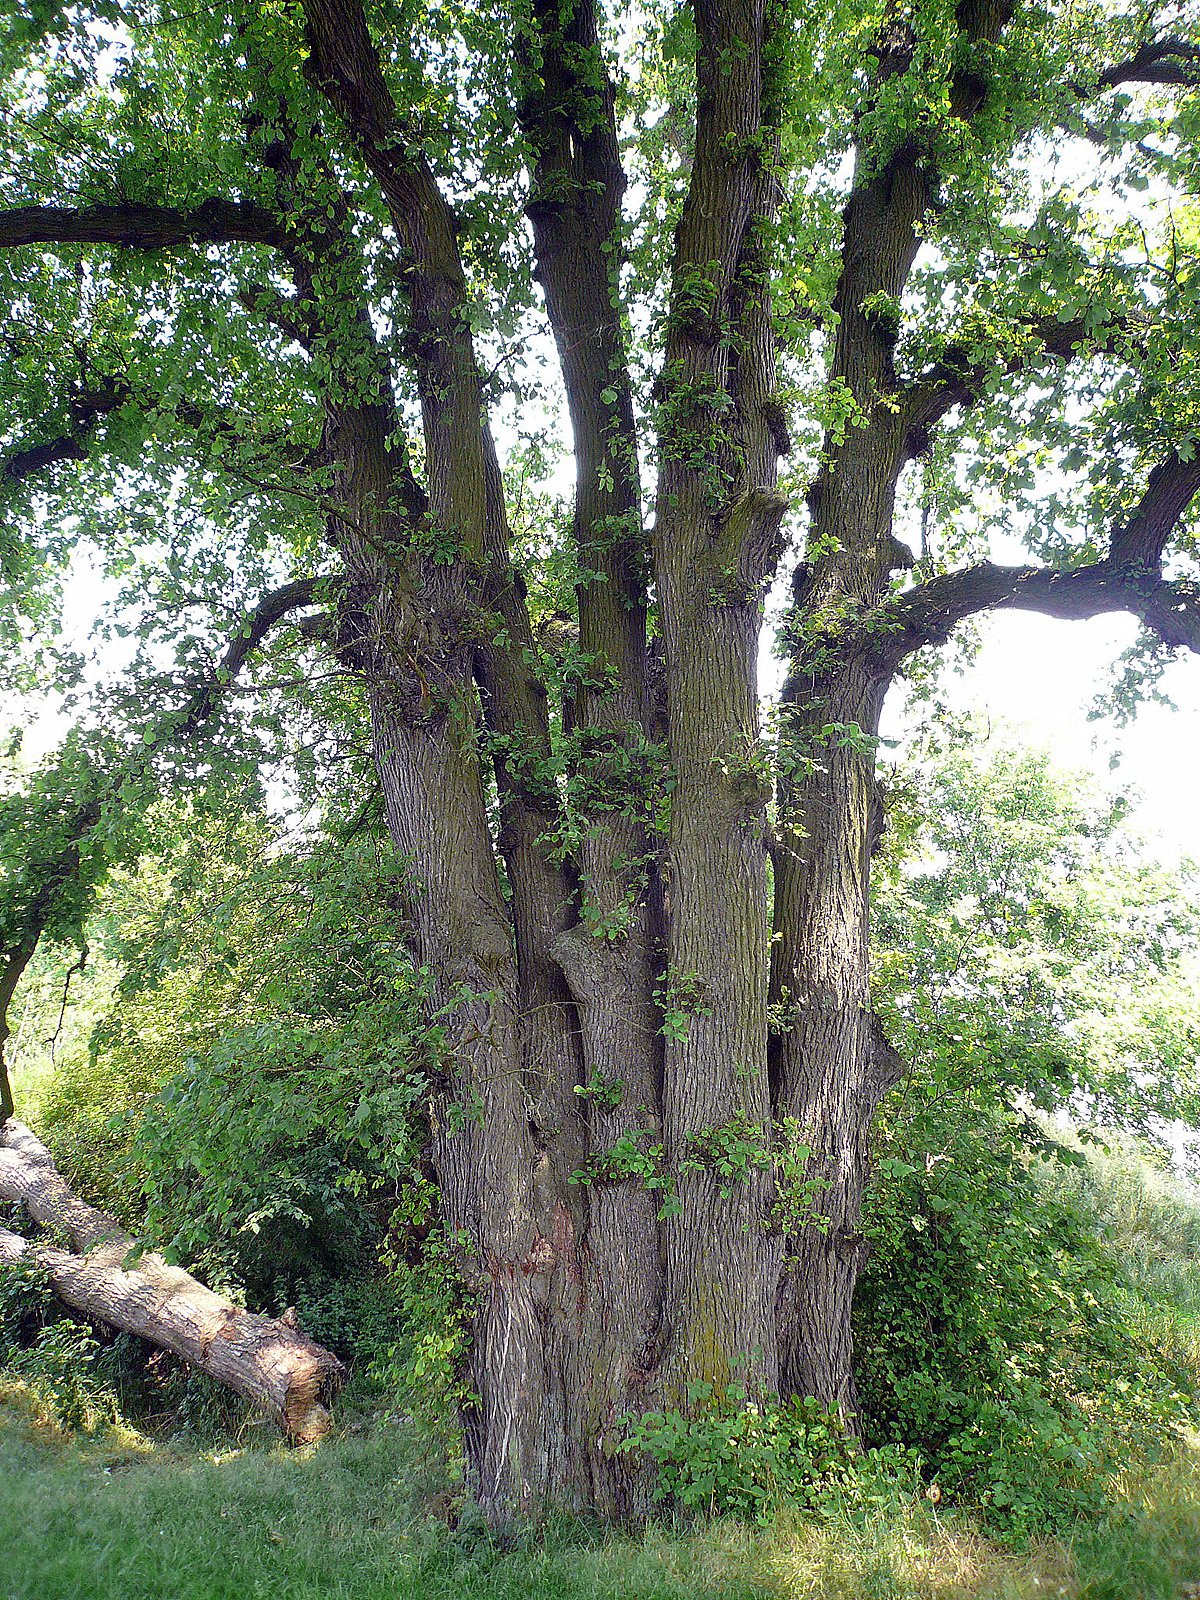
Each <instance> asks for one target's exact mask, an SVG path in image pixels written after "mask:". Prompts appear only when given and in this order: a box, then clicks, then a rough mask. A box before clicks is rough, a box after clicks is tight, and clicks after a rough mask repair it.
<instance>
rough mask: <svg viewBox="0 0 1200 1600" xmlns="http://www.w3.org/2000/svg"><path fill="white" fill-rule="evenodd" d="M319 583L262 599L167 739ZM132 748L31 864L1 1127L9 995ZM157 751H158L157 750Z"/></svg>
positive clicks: (184, 731) (298, 583)
mask: <svg viewBox="0 0 1200 1600" xmlns="http://www.w3.org/2000/svg"><path fill="white" fill-rule="evenodd" d="M321 582H322V580H321V579H319V578H299V579H297V580H295V581H294V582H292V583H285V584H283V585H281V587H280V588H278V589H273V590H271V591H270V593H268V594H266V595H264V596H263V598H262V599H261V600H260V601H259V603H258V604H257V605H256V606H255V607H254V609H253V610H252V611H250V612H248V613H247V615H246V617H245V618H244V619H243V622H242V626H241V628H240V629H239V630H238V632H237V633H236V634H235V635H234V636H233V638H231V639H230V641H229V643H228V645H227V646H226V649H225V653H224V655H223V656H222V658H221V661H220V665H219V666H218V668H217V670H216V673H215V674H214V675H213V676H212V677H211V678H209V679H208V680H207V681H206V682H204V683H203V684H202V685H200V686H199V687H198V688H197V689H196V691H195V692H194V693H193V695H192V698H191V701H190V702H189V704H188V705H187V706H186V707H185V708H184V709H183V711H182V712H181V713H180V714H179V715H178V717H177V719H176V720H175V721H174V722H173V723H172V724H171V726H170V729H169V732H168V734H167V737H168V738H169V739H171V740H176V741H179V740H183V739H186V738H187V737H188V736H189V735H191V734H192V733H194V732H195V731H196V729H197V728H199V727H200V726H201V725H202V724H203V723H204V722H205V721H207V719H208V718H209V717H210V716H211V715H212V713H213V711H214V710H215V709H216V706H217V702H218V700H219V699H220V696H221V693H222V691H223V689H224V688H225V686H226V685H227V684H229V683H230V682H231V681H232V680H233V679H234V678H235V677H236V676H237V674H238V673H239V672H240V671H241V669H242V667H243V666H244V665H245V664H246V661H247V660H248V659H249V657H250V655H251V653H252V652H253V651H254V650H256V649H257V648H258V646H259V645H260V644H261V643H262V641H263V640H264V639H265V638H266V636H267V634H268V633H269V632H270V630H271V629H272V628H273V627H274V626H275V625H276V623H278V622H279V621H280V620H281V619H282V618H283V617H285V616H287V615H288V613H289V612H291V611H295V610H298V609H300V608H301V607H304V606H311V605H312V604H313V603H314V601H315V599H316V596H317V592H318V588H319V585H320V583H321ZM136 748H137V753H136V754H135V755H134V756H133V757H131V762H127V763H125V764H123V765H122V767H121V768H119V769H118V771H117V772H116V773H115V774H114V775H112V776H111V777H110V778H109V779H107V780H106V781H104V782H102V783H101V784H100V786H99V790H98V792H97V793H96V794H95V795H93V796H92V797H91V798H90V799H88V800H86V801H84V802H82V803H81V804H80V805H78V806H77V807H76V809H75V811H74V812H73V813H72V815H71V817H70V818H69V819H67V821H66V822H65V824H64V826H63V829H62V832H63V835H64V840H63V843H62V845H61V848H60V849H59V850H58V853H57V855H55V856H54V858H53V859H52V860H49V861H46V862H43V863H41V864H34V865H35V866H36V867H37V871H38V876H39V877H40V878H41V880H42V882H41V887H40V888H39V890H38V892H37V893H36V895H35V896H34V897H33V899H32V901H31V902H30V903H29V905H28V906H27V908H26V909H25V912H24V914H23V916H22V920H21V924H20V926H19V928H18V929H17V930H16V931H15V932H14V933H13V934H11V935H10V936H9V938H10V942H9V943H8V944H7V945H6V946H5V947H4V948H2V949H0V1127H2V1126H3V1125H4V1123H5V1122H6V1121H7V1120H8V1118H9V1117H11V1116H12V1113H13V1096H12V1086H11V1083H10V1081H9V1077H8V1070H7V1068H6V1066H5V1062H4V1043H5V1041H6V1040H7V1038H8V1036H9V1026H8V1008H9V1005H10V1004H11V1002H12V997H13V993H14V991H15V990H16V987H17V984H18V983H19V982H20V980H21V977H22V975H23V974H24V972H25V970H26V968H27V967H28V965H29V963H30V962H31V961H32V960H33V957H34V954H35V952H36V950H37V947H38V941H39V940H40V939H41V936H42V933H43V932H44V930H45V929H46V927H47V926H48V925H49V923H50V921H51V919H52V917H53V915H54V911H55V907H56V905H57V903H58V900H59V897H60V895H61V894H62V892H63V890H64V889H66V888H67V887H68V886H69V885H71V884H72V883H73V882H74V879H75V876H76V874H77V873H78V872H79V869H80V865H81V861H82V845H83V841H84V839H85V838H86V837H87V835H88V834H89V833H90V832H91V830H92V829H93V828H94V827H95V826H96V824H97V823H98V822H99V821H100V819H101V817H102V815H103V813H104V810H105V808H106V807H110V806H114V805H116V806H119V805H120V804H121V801H120V798H119V797H120V792H121V787H122V783H123V782H124V781H125V780H127V779H128V778H129V776H130V770H129V769H130V764H131V763H137V764H141V763H143V762H144V761H146V760H148V759H149V757H148V755H147V754H146V753H144V752H143V751H142V750H141V747H140V746H139V747H136ZM155 748H158V745H157V744H156V745H155Z"/></svg>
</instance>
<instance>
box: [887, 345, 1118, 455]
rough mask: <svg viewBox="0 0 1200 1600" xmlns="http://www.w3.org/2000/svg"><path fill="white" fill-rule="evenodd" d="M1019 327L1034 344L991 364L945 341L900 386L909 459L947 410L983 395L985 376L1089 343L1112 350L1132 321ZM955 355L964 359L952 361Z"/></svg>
mask: <svg viewBox="0 0 1200 1600" xmlns="http://www.w3.org/2000/svg"><path fill="white" fill-rule="evenodd" d="M1020 327H1021V329H1022V330H1023V331H1024V332H1025V333H1026V334H1027V335H1028V337H1029V339H1030V341H1031V345H1032V348H1026V349H1023V350H1020V351H1017V352H1015V353H1014V354H1012V355H1010V356H1008V357H1006V358H1005V359H1004V360H1002V361H1001V363H1000V364H999V366H998V367H997V365H995V364H994V363H987V364H986V365H985V364H983V363H981V362H970V361H969V360H968V359H967V357H966V355H965V352H961V351H957V352H956V347H955V346H954V345H953V344H948V345H947V347H946V351H945V354H944V355H943V358H942V360H941V361H939V362H938V363H937V364H936V365H935V366H933V367H931V368H929V369H928V370H927V371H925V372H924V373H922V374H921V376H920V377H919V378H916V379H914V380H913V381H912V382H911V383H908V384H905V385H902V386H901V387H900V389H899V391H898V398H899V401H900V405H901V415H902V419H903V422H904V425H905V429H906V434H907V447H908V453H909V456H910V457H911V456H917V455H920V454H921V453H922V452H923V451H924V450H926V449H927V448H928V445H929V436H930V433H931V432H932V430H933V428H934V427H936V425H937V424H938V423H939V422H940V421H941V420H942V418H943V417H944V416H945V415H946V414H947V412H949V411H951V410H953V409H954V407H955V406H962V407H964V408H966V407H970V406H973V405H975V404H977V403H978V402H979V401H980V400H981V399H982V398H983V395H984V393H985V391H986V387H987V384H988V381H989V379H991V378H992V377H993V376H994V375H995V374H996V373H997V372H999V373H1002V374H1004V375H1005V376H1011V375H1012V374H1013V373H1016V372H1020V371H1021V370H1022V369H1023V368H1025V367H1027V366H1028V365H1029V364H1030V362H1031V361H1036V360H1039V359H1042V358H1044V357H1046V356H1054V357H1056V358H1057V359H1058V360H1060V361H1071V360H1073V359H1074V358H1075V357H1076V356H1078V355H1079V354H1080V353H1081V352H1082V351H1083V350H1084V349H1086V348H1088V347H1089V346H1090V347H1091V348H1093V349H1095V350H1108V349H1111V348H1112V347H1113V346H1114V345H1115V343H1116V341H1117V339H1118V338H1119V337H1120V336H1122V335H1124V334H1128V333H1129V331H1130V328H1131V324H1130V323H1128V322H1127V321H1125V320H1124V319H1121V318H1114V319H1113V320H1112V321H1111V322H1108V323H1105V324H1104V325H1103V326H1102V327H1095V326H1092V325H1090V324H1089V323H1087V322H1086V321H1085V320H1084V319H1083V318H1081V317H1075V318H1072V319H1071V320H1070V321H1068V322H1060V321H1059V320H1058V318H1056V317H1045V318H1042V319H1039V320H1038V321H1035V322H1026V323H1023V324H1021V325H1020ZM956 354H958V355H961V357H962V359H961V360H959V359H956Z"/></svg>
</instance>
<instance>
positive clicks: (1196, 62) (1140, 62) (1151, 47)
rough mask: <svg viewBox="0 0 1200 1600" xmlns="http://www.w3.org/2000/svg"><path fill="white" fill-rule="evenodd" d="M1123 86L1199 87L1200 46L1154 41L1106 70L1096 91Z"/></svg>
mask: <svg viewBox="0 0 1200 1600" xmlns="http://www.w3.org/2000/svg"><path fill="white" fill-rule="evenodd" d="M1127 83H1148V84H1159V85H1164V86H1168V85H1172V84H1182V85H1185V86H1189V85H1196V84H1200V45H1198V44H1194V43H1193V42H1192V41H1191V40H1190V39H1155V40H1152V41H1151V42H1150V43H1148V44H1144V45H1142V46H1141V47H1140V48H1139V49H1138V50H1136V51H1135V52H1134V53H1133V55H1131V56H1129V57H1127V58H1126V59H1125V60H1124V61H1118V62H1115V63H1114V64H1113V65H1112V66H1111V67H1106V68H1105V69H1104V71H1103V72H1102V73H1101V74H1100V76H1099V77H1098V78H1097V80H1096V85H1095V87H1096V89H1119V88H1120V87H1121V86H1122V85H1123V84H1127Z"/></svg>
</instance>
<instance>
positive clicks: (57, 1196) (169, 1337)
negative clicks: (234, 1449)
mask: <svg viewBox="0 0 1200 1600" xmlns="http://www.w3.org/2000/svg"><path fill="white" fill-rule="evenodd" d="M0 1200H10V1201H19V1202H20V1204H21V1205H23V1206H24V1207H25V1209H26V1210H27V1211H28V1212H29V1214H30V1216H31V1217H32V1218H33V1219H34V1220H35V1221H36V1222H38V1223H40V1224H41V1225H42V1226H43V1227H45V1228H49V1229H52V1230H54V1231H55V1232H56V1233H58V1234H61V1235H65V1236H66V1237H67V1238H68V1239H69V1240H70V1241H71V1243H72V1245H73V1246H74V1248H73V1249H70V1250H66V1249H62V1248H59V1247H58V1246H57V1245H53V1244H42V1243H31V1242H30V1241H29V1240H27V1239H24V1238H22V1236H21V1235H20V1234H17V1233H12V1232H9V1231H7V1230H4V1229H0V1262H6V1261H7V1262H15V1261H22V1260H24V1261H33V1262H35V1263H36V1264H37V1265H38V1266H39V1267H41V1268H42V1269H43V1270H44V1271H45V1272H46V1274H47V1276H48V1278H49V1280H50V1283H51V1285H52V1287H53V1289H54V1292H55V1294H57V1295H58V1297H59V1299H60V1300H62V1301H63V1302H64V1304H66V1305H68V1306H70V1307H72V1309H74V1310H76V1311H80V1312H82V1313H83V1314H84V1315H85V1316H87V1317H90V1318H92V1319H94V1320H95V1321H97V1322H103V1323H106V1324H107V1325H108V1326H110V1327H113V1328H117V1329H120V1330H121V1331H122V1332H125V1333H134V1334H137V1335H138V1336H139V1337H140V1338H143V1339H147V1340H149V1341H150V1343H151V1344H154V1345H157V1346H159V1348H160V1349H163V1350H170V1351H171V1352H172V1353H173V1354H175V1355H177V1356H181V1357H182V1358H183V1359H184V1360H185V1361H187V1362H190V1363H191V1365H192V1366H195V1367H199V1368H201V1370H202V1371H204V1372H207V1373H208V1374H209V1375H210V1376H211V1377H213V1378H216V1379H217V1380H218V1382H220V1383H224V1384H227V1385H228V1386H229V1387H230V1388H231V1389H233V1390H235V1391H236V1392H237V1393H238V1394H241V1395H245V1396H246V1398H247V1399H249V1400H252V1401H254V1402H255V1403H256V1404H257V1405H259V1406H261V1407H262V1409H263V1410H264V1411H266V1413H267V1414H268V1416H270V1417H272V1418H273V1420H274V1421H275V1422H277V1423H278V1425H279V1426H280V1427H281V1428H282V1429H283V1432H284V1433H285V1434H286V1435H287V1437H288V1438H289V1439H291V1440H292V1441H293V1443H296V1444H310V1443H312V1442H314V1441H315V1440H317V1439H319V1438H320V1437H321V1435H322V1434H324V1433H325V1432H327V1431H328V1428H329V1425H330V1421H331V1418H330V1413H329V1405H330V1402H331V1401H332V1399H333V1396H334V1394H336V1392H337V1390H338V1389H340V1388H341V1385H342V1383H343V1382H344V1381H345V1377H346V1372H345V1368H344V1367H343V1366H342V1363H341V1362H340V1361H339V1360H338V1359H337V1357H336V1356H335V1355H332V1354H331V1353H330V1352H329V1351H328V1350H325V1349H322V1347H321V1346H320V1345H319V1344H316V1343H315V1342H314V1341H313V1340H312V1339H309V1338H308V1337H307V1336H306V1335H305V1334H303V1333H301V1332H300V1330H299V1329H298V1328H297V1327H295V1326H294V1324H293V1322H292V1321H291V1319H290V1317H283V1318H278V1317H260V1316H255V1315H254V1314H253V1313H252V1312H249V1311H243V1310H241V1309H240V1307H238V1306H235V1305H233V1304H232V1303H231V1302H230V1301H229V1300H226V1299H225V1298H224V1297H223V1296H221V1295H219V1294H215V1293H214V1292H213V1291H212V1290H211V1289H207V1288H205V1286H204V1285H203V1284H202V1283H199V1282H198V1281H197V1280H196V1279H195V1278H193V1277H192V1276H191V1275H190V1274H189V1273H187V1272H184V1271H183V1269H182V1268H181V1267H175V1266H172V1265H171V1263H170V1262H169V1261H166V1260H164V1258H163V1257H162V1256H161V1255H159V1254H157V1252H154V1251H148V1252H145V1253H142V1254H138V1246H137V1244H136V1242H135V1240H133V1239H132V1238H131V1237H130V1236H129V1234H127V1233H126V1232H125V1231H124V1229H122V1228H121V1227H120V1226H119V1225H118V1224H117V1223H116V1222H115V1221H114V1220H113V1218H112V1217H110V1216H108V1215H107V1213H105V1212H103V1211H98V1210H97V1209H96V1208H95V1207H94V1206H89V1205H87V1204H86V1203H85V1202H84V1201H82V1200H80V1199H79V1197H78V1196H77V1195H75V1194H73V1193H72V1192H71V1190H70V1188H69V1187H68V1186H67V1184H66V1183H65V1182H64V1181H63V1178H62V1176H61V1174H60V1173H59V1172H58V1170H57V1168H56V1167H55V1165H54V1161H53V1159H52V1157H51V1155H50V1152H49V1151H48V1150H47V1149H46V1147H45V1145H43V1144H41V1143H40V1142H39V1141H38V1140H37V1139H36V1138H35V1137H34V1135H33V1134H32V1133H31V1132H30V1131H29V1129H28V1128H26V1127H25V1126H24V1125H23V1124H22V1123H19V1122H11V1121H10V1122H7V1123H5V1124H4V1126H3V1127H2V1128H0Z"/></svg>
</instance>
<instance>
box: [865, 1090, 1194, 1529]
mask: <svg viewBox="0 0 1200 1600" xmlns="http://www.w3.org/2000/svg"><path fill="white" fill-rule="evenodd" d="M910 1131H911V1129H910ZM1016 1133H1017V1124H1016V1122H1015V1119H1011V1118H1009V1119H1006V1118H1004V1117H1003V1116H1002V1115H997V1116H995V1117H993V1118H991V1119H987V1120H984V1119H980V1121H979V1122H978V1123H977V1124H976V1126H975V1128H974V1129H973V1130H972V1131H971V1136H970V1137H966V1138H963V1139H959V1140H957V1141H956V1142H955V1143H954V1146H953V1149H954V1154H953V1159H947V1160H944V1161H940V1162H930V1163H922V1164H921V1165H916V1164H913V1163H911V1162H908V1161H904V1160H902V1159H899V1158H897V1157H890V1158H885V1159H884V1160H883V1161H882V1162H881V1163H880V1166H881V1172H880V1182H879V1184H878V1186H877V1187H876V1189H875V1191H874V1194H873V1196H872V1199H871V1202H870V1214H869V1219H868V1234H869V1237H870V1239H871V1243H872V1248H873V1253H872V1258H871V1261H870V1263H869V1265H868V1267H867V1270H866V1272H865V1273H864V1274H863V1277H862V1280H861V1282H860V1288H859V1295H858V1301H857V1307H856V1316H857V1340H858V1344H857V1348H858V1373H857V1376H858V1384H859V1398H860V1402H861V1404H862V1411H863V1418H864V1422H865V1426H866V1432H867V1438H868V1441H869V1442H871V1443H874V1444H886V1443H891V1442H895V1441H903V1442H904V1443H906V1444H908V1445H911V1446H913V1447H915V1448H917V1449H919V1451H920V1453H921V1455H922V1457H923V1459H924V1460H925V1462H926V1463H927V1466H928V1469H929V1471H930V1472H932V1473H933V1474H934V1476H935V1477H936V1478H937V1480H938V1481H939V1483H940V1485H941V1487H942V1488H943V1489H944V1490H947V1491H949V1492H951V1493H953V1494H955V1495H956V1496H958V1497H960V1498H963V1499H966V1500H969V1501H971V1502H973V1503H975V1504H976V1505H978V1506H980V1507H982V1508H983V1510H984V1512H985V1514H986V1516H987V1519H988V1521H989V1522H990V1523H991V1525H992V1526H993V1527H996V1528H999V1529H1001V1530H1005V1531H1008V1532H1012V1533H1016V1534H1025V1533H1028V1532H1031V1531H1033V1530H1034V1529H1038V1528H1045V1527H1054V1526H1060V1525H1062V1524H1064V1523H1066V1522H1069V1521H1071V1520H1072V1519H1073V1518H1075V1517H1078V1516H1080V1515H1089V1514H1092V1513H1094V1512H1095V1511H1096V1510H1098V1509H1099V1507H1100V1505H1101V1504H1102V1502H1103V1499H1104V1494H1105V1489H1106V1484H1107V1481H1108V1479H1109V1477H1110V1475H1111V1473H1112V1472H1113V1471H1114V1470H1115V1469H1116V1468H1117V1467H1118V1466H1119V1465H1121V1464H1124V1463H1126V1462H1127V1461H1128V1460H1129V1459H1130V1456H1131V1455H1132V1454H1135V1453H1139V1452H1140V1453H1144V1454H1152V1453H1153V1452H1154V1450H1155V1449H1156V1448H1157V1447H1158V1446H1159V1445H1160V1444H1161V1443H1162V1442H1163V1441H1164V1439H1169V1438H1170V1437H1171V1433H1172V1430H1173V1429H1175V1428H1177V1427H1178V1426H1180V1425H1182V1424H1183V1423H1185V1422H1186V1421H1187V1420H1188V1419H1189V1416H1190V1412H1189V1405H1190V1403H1191V1400H1192V1398H1194V1397H1190V1396H1188V1395H1186V1394H1184V1393H1182V1392H1181V1391H1180V1387H1179V1382H1180V1377H1181V1372H1180V1369H1179V1367H1178V1364H1176V1363H1173V1362H1169V1361H1167V1360H1165V1359H1164V1357H1163V1354H1162V1351H1161V1349H1160V1348H1158V1347H1156V1346H1155V1345H1154V1344H1153V1342H1152V1341H1150V1340H1149V1339H1147V1338H1146V1337H1145V1336H1144V1335H1143V1334H1142V1332H1141V1331H1140V1330H1139V1329H1138V1328H1137V1327H1136V1326H1135V1324H1134V1321H1133V1320H1132V1319H1131V1316H1130V1301H1129V1296H1128V1294H1127V1292H1126V1291H1125V1289H1124V1288H1123V1285H1122V1279H1121V1266H1120V1261H1119V1259H1118V1258H1117V1257H1116V1255H1115V1254H1114V1253H1113V1252H1112V1251H1111V1250H1110V1249H1108V1248H1106V1246H1105V1245H1104V1243H1103V1242H1102V1241H1101V1239H1100V1238H1099V1237H1098V1236H1097V1234H1096V1232H1095V1231H1094V1228H1093V1226H1092V1223H1091V1219H1090V1218H1089V1216H1088V1215H1087V1214H1086V1213H1085V1211H1084V1210H1083V1209H1082V1208H1081V1207H1080V1205H1079V1204H1078V1203H1077V1202H1076V1201H1075V1200H1073V1199H1072V1198H1071V1196H1070V1194H1069V1193H1068V1192H1067V1191H1066V1190H1065V1189H1063V1188H1062V1187H1061V1186H1059V1188H1058V1189H1055V1188H1052V1187H1051V1186H1050V1185H1049V1184H1048V1183H1047V1182H1046V1181H1045V1178H1044V1176H1042V1175H1040V1172H1039V1169H1044V1168H1045V1166H1046V1163H1044V1162H1042V1161H1040V1160H1039V1159H1038V1158H1037V1157H1036V1156H1034V1155H1031V1154H1029V1153H1027V1152H1022V1150H1021V1148H1020V1144H1019V1141H1018V1140H1017V1138H1016ZM1063 1159H1067V1160H1070V1159H1082V1158H1081V1157H1072V1156H1071V1153H1070V1152H1063Z"/></svg>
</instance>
